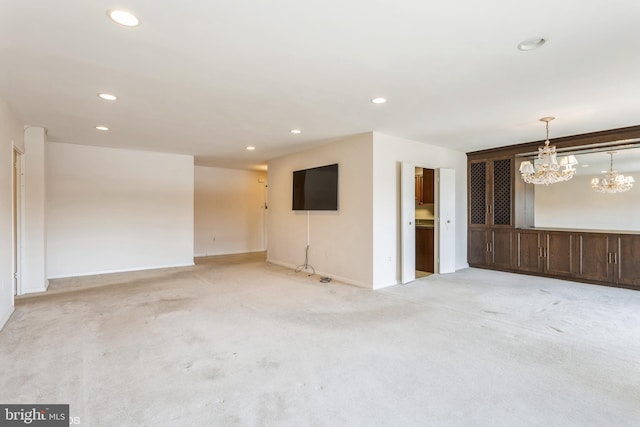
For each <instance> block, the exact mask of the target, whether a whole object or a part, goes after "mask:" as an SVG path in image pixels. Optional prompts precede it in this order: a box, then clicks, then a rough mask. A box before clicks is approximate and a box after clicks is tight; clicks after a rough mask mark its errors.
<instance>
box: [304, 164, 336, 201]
mask: <svg viewBox="0 0 640 427" xmlns="http://www.w3.org/2000/svg"><path fill="white" fill-rule="evenodd" d="M293 210H294V211H337V210H338V164H337V163H336V164H334V165H327V166H320V167H317V168H311V169H303V170H299V171H294V172H293Z"/></svg>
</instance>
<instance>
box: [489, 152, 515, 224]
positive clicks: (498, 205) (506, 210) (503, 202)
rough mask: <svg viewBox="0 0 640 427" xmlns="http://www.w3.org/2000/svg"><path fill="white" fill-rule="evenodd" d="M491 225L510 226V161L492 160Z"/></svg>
mask: <svg viewBox="0 0 640 427" xmlns="http://www.w3.org/2000/svg"><path fill="white" fill-rule="evenodd" d="M492 220H493V225H511V159H500V160H493V218H492Z"/></svg>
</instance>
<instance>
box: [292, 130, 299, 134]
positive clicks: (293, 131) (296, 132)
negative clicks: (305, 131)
mask: <svg viewBox="0 0 640 427" xmlns="http://www.w3.org/2000/svg"><path fill="white" fill-rule="evenodd" d="M291 133H295V134H298V133H302V131H301V130H300V129H291Z"/></svg>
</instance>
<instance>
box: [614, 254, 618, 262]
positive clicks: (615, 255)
mask: <svg viewBox="0 0 640 427" xmlns="http://www.w3.org/2000/svg"><path fill="white" fill-rule="evenodd" d="M613 263H614V264H617V263H618V252H613Z"/></svg>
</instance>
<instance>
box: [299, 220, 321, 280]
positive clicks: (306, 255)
mask: <svg viewBox="0 0 640 427" xmlns="http://www.w3.org/2000/svg"><path fill="white" fill-rule="evenodd" d="M309 234H310V233H309V211H307V248H306V249H305V250H304V264H302V265H299V266H297V267H296V273H299V272H300V271H302V270H309V269H311V271H312V273H309V276H313V275H314V274H316V269H315V268H313V266H312V265H310V264H309V245H310V239H309Z"/></svg>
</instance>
